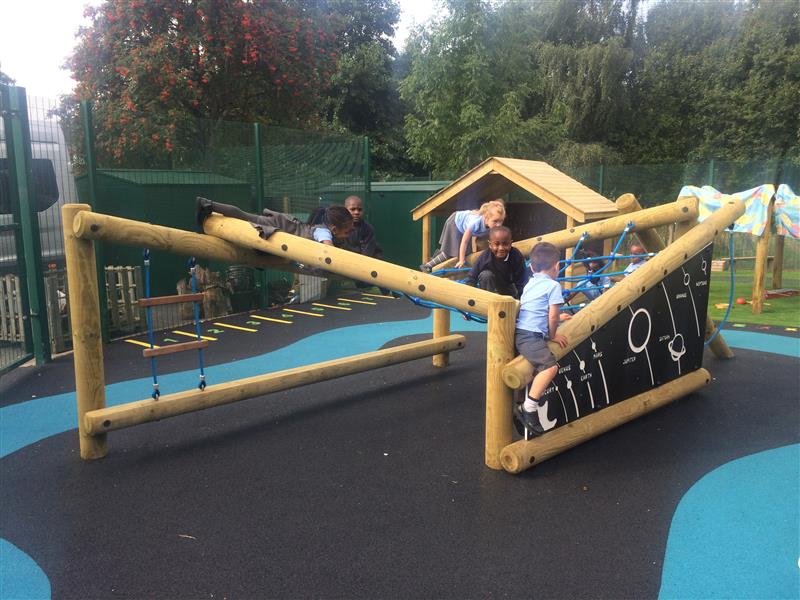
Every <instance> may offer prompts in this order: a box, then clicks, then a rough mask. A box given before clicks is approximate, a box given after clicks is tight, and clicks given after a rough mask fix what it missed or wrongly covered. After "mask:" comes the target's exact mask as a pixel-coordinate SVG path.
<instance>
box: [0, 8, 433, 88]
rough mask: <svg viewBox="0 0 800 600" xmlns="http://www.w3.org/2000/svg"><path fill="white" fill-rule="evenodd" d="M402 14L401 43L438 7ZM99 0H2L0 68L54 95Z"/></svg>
mask: <svg viewBox="0 0 800 600" xmlns="http://www.w3.org/2000/svg"><path fill="white" fill-rule="evenodd" d="M398 3H399V4H400V8H401V10H402V15H401V19H400V23H399V26H398V31H397V35H396V36H395V45H396V46H398V47H402V45H403V42H404V41H405V38H406V36H407V35H408V31H409V28H410V27H411V26H412V24H413V23H417V24H419V23H424V22H425V21H426V20H427V19H428V18H430V16H431V15H433V14H434V11H435V10H436V9H437V1H436V0H398ZM89 4H91V5H95V6H96V5H99V4H102V2H101V1H100V0H0V14H2V17H3V19H2V21H3V23H2V30H0V68H1V69H2V70H3V72H4V73H6V74H7V75H9V76H10V77H12V78H13V79H16V83H17V85H19V86H22V87H24V88H26V91H27V93H28V95H29V96H57V95H59V94H65V93H67V92H69V91H71V90H72V88H73V87H74V84H75V82H74V81H73V80H72V79H71V78H70V76H69V74H68V73H67V71H65V70H63V69H61V66H62V65H63V64H64V62H65V61H66V59H67V57H68V56H69V55H70V54H71V53H72V49H73V47H74V45H75V32H76V31H77V29H78V27H79V26H80V25H81V24H84V23H85V22H84V19H83V11H84V7H85V6H87V5H89Z"/></svg>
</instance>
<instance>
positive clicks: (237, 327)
mask: <svg viewBox="0 0 800 600" xmlns="http://www.w3.org/2000/svg"><path fill="white" fill-rule="evenodd" d="M214 325H216V326H217V327H225V328H226V329H236V330H237V331H249V332H250V333H258V329H253V328H251V327H239V326H238V325H226V324H225V323H214Z"/></svg>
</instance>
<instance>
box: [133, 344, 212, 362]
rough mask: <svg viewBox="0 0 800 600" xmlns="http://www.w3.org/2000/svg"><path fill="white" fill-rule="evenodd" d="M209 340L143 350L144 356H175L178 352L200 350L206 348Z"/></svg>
mask: <svg viewBox="0 0 800 600" xmlns="http://www.w3.org/2000/svg"><path fill="white" fill-rule="evenodd" d="M207 346H208V340H195V341H194V342H181V343H180V344H171V345H169V346H161V347H160V348H145V349H144V350H142V356H144V357H145V358H151V357H153V356H162V355H164V354H175V353H176V352H185V351H186V350H199V349H200V348H206V347H207Z"/></svg>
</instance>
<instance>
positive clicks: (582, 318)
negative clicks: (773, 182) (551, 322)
mask: <svg viewBox="0 0 800 600" xmlns="http://www.w3.org/2000/svg"><path fill="white" fill-rule="evenodd" d="M743 213H744V202H742V201H741V200H729V201H727V202H726V203H725V204H723V205H722V207H721V208H720V209H719V210H717V211H715V212H714V213H713V214H712V215H711V216H710V217H708V218H707V219H706V220H705V221H703V222H702V223H700V224H698V225H697V226H695V227H693V228H692V229H691V230H690V231H689V232H687V233H686V234H685V235H684V236H683V237H681V238H680V239H679V240H677V241H675V242H674V243H673V244H671V245H670V246H669V247H668V248H666V249H664V250H663V251H662V252H660V253H659V254H658V255H657V256H654V257H653V258H651V259H650V260H648V261H647V263H645V265H644V266H642V267H640V268H639V269H637V270H636V271H634V272H633V273H631V274H630V275H628V276H627V277H625V279H623V280H622V281H620V282H619V283H617V284H615V285H614V287H612V288H611V289H609V290H608V291H606V292H605V293H603V294H602V295H601V296H600V297H599V298H597V299H596V300H594V301H593V302H592V303H591V304H590V305H589V306H587V307H586V308H584V309H583V310H581V311H580V312H579V313H578V314H576V315H575V316H574V317H572V319H570V320H569V321H567V322H566V323H564V324H563V326H561V327H560V328H559V331H560V332H561V333H563V334H564V335H565V336H566V337H567V340H568V341H569V343H568V344H567V347H566V348H561V347H560V346H559V345H558V344H555V343H552V342H551V343H550V344H549V345H550V350H551V351H552V352H553V354H554V355H555V357H556V359H560V358H561V357H562V356H564V355H565V354H568V353H569V352H571V351H572V350H573V348H575V347H576V346H577V345H578V344H580V343H581V342H582V341H583V340H585V339H586V338H588V337H589V336H590V335H592V333H593V332H594V331H595V330H597V329H599V328H600V327H602V326H603V325H604V324H606V323H607V322H608V321H610V320H611V318H612V317H614V315H616V314H617V313H619V312H620V311H621V310H622V309H623V308H626V307H627V306H628V305H629V304H631V302H633V301H635V300H636V299H637V298H639V297H640V296H641V295H642V294H644V293H645V292H646V291H647V290H649V289H651V288H652V287H653V286H655V285H657V284H658V282H659V281H661V280H662V279H663V278H664V277H665V276H666V275H668V274H669V273H671V272H672V271H674V270H675V269H677V268H679V267H680V266H681V265H682V264H683V263H684V262H685V261H686V260H687V259H688V258H689V257H690V256H692V255H694V254H696V253H697V252H699V251H700V250H701V249H702V248H703V247H705V246H706V245H707V244H708V243H710V242H711V241H712V240H713V239H714V236H716V235H717V234H718V233H719V232H720V231H722V230H723V229H725V227H727V226H728V225H730V224H731V223H733V222H734V221H735V220H736V219H738V218H739V217H740V216H741V215H742V214H743ZM625 216H626V217H627V216H628V215H625ZM532 378H533V365H531V363H529V362H528V361H527V360H525V358H524V357H522V356H518V357H517V358H515V359H514V360H512V361H511V362H509V363H508V364H507V365H506V366H505V368H504V369H503V381H505V382H506V385H508V386H509V387H510V388H512V389H522V388H523V387H525V385H526V384H527V383H528V382H529V381H530V380H531V379H532Z"/></svg>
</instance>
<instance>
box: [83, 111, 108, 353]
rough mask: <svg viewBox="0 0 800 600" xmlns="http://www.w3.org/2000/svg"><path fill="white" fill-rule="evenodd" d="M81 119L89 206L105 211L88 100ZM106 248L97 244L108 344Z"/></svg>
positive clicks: (102, 316)
mask: <svg viewBox="0 0 800 600" xmlns="http://www.w3.org/2000/svg"><path fill="white" fill-rule="evenodd" d="M81 117H82V118H83V137H84V149H85V151H86V180H87V183H88V184H89V198H88V200H89V205H90V206H91V207H92V210H94V211H97V212H102V211H103V206H102V204H101V203H100V201H99V199H98V197H97V160H96V158H95V154H94V125H93V123H92V105H91V103H90V102H89V101H88V100H82V101H81ZM103 250H104V246H103V243H102V242H98V243H97V244H95V255H96V260H97V281H98V283H99V290H100V292H99V293H100V296H99V300H100V331H101V332H102V335H103V338H102V339H103V342H106V343H107V342H108V341H109V340H110V339H111V336H109V334H108V300H107V298H106V289H105V281H106V272H105V271H106V270H105V266H106V261H105V256H104V254H105V253H104V252H103Z"/></svg>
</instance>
